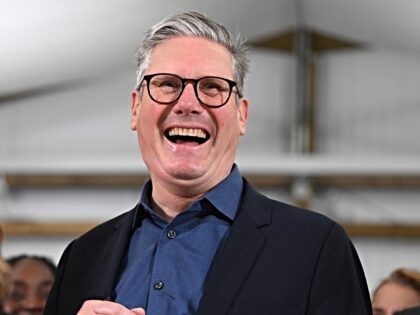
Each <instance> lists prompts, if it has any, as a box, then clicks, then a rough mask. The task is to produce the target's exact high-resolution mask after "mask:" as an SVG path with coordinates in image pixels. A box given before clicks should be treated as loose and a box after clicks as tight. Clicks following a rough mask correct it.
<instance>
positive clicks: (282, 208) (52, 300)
mask: <svg viewBox="0 0 420 315" xmlns="http://www.w3.org/2000/svg"><path fill="white" fill-rule="evenodd" d="M136 215H137V211H136V210H135V209H133V210H132V211H130V212H127V213H125V214H123V215H120V216H119V217H116V218H114V219H112V220H110V221H108V222H106V223H104V224H102V225H99V226H98V227H96V228H94V229H93V230H91V231H90V232H88V233H87V234H85V235H83V236H81V237H80V238H78V239H77V240H75V241H73V242H72V243H71V244H70V245H69V246H68V247H67V249H66V250H65V252H64V254H63V257H62V258H61V261H60V264H59V269H58V273H57V278H56V281H55V284H54V286H53V288H52V291H51V293H50V297H49V299H48V302H47V305H46V309H45V312H44V314H45V315H74V314H76V313H77V311H78V309H79V308H80V307H81V305H82V304H83V302H84V301H85V300H87V299H92V298H99V299H112V295H113V289H114V287H115V284H116V281H118V276H119V275H120V272H121V270H120V269H121V266H122V261H123V260H124V259H123V257H125V252H126V249H127V245H128V244H129V240H130V237H131V234H132V232H133V230H134V226H133V222H135V221H136V218H135V217H136ZM197 314H198V315H223V314H231V315H268V314H270V315H271V314H279V315H292V314H294V315H298V314H307V315H315V314H316V315H346V314H349V315H350V314H351V315H364V314H371V305H370V298H369V292H368V289H367V285H366V281H365V277H364V274H363V270H362V267H361V264H360V261H359V258H358V256H357V253H356V251H355V249H354V247H353V245H352V243H351V241H350V240H349V239H348V237H347V235H346V233H345V232H344V230H343V229H342V228H341V227H340V226H339V225H338V224H336V223H335V222H333V221H332V220H330V219H328V218H326V217H325V216H322V215H320V214H318V213H315V212H311V211H308V210H302V209H299V208H295V207H293V206H290V205H286V204H283V203H280V202H277V201H274V200H271V199H268V198H267V197H265V196H263V195H261V194H259V193H258V192H256V191H255V190H254V189H253V188H252V187H251V186H250V185H249V184H248V183H247V182H246V181H245V184H244V190H243V196H242V199H241V205H240V209H239V212H238V215H237V218H236V219H235V221H234V223H233V225H232V227H231V231H230V234H229V237H228V238H227V240H226V241H225V242H224V244H223V245H222V247H221V248H220V250H219V251H218V253H217V255H216V257H215V259H214V262H213V265H212V267H211V269H210V271H209V274H208V276H207V279H206V284H205V289H204V293H203V296H202V299H201V301H200V305H199V309H198V311H197ZM150 315H155V314H150ZM166 315H170V314H166Z"/></svg>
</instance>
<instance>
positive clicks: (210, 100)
mask: <svg viewBox="0 0 420 315" xmlns="http://www.w3.org/2000/svg"><path fill="white" fill-rule="evenodd" d="M143 80H144V81H146V82H147V91H148V92H149V96H150V98H151V99H152V100H153V101H155V102H156V103H159V104H164V105H166V104H171V103H173V102H176V101H177V100H178V99H179V98H180V97H181V95H182V92H183V91H184V89H185V86H186V85H187V83H188V82H191V83H192V84H193V86H194V92H195V96H196V97H197V99H198V100H199V101H200V103H202V104H204V105H206V106H209V107H221V106H223V105H225V104H226V103H227V102H228V101H229V98H230V95H231V94H232V89H233V87H235V86H237V85H236V82H234V81H232V80H228V79H225V78H220V77H203V78H199V79H184V78H181V77H179V76H177V75H175V74H171V73H155V74H149V75H145V76H144V77H143ZM234 92H236V93H238V95H239V97H241V94H240V93H239V91H234Z"/></svg>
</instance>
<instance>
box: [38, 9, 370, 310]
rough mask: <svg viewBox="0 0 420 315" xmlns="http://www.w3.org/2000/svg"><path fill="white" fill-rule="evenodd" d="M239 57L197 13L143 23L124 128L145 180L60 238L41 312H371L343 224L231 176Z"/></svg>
mask: <svg viewBox="0 0 420 315" xmlns="http://www.w3.org/2000/svg"><path fill="white" fill-rule="evenodd" d="M247 69H248V60H247V57H246V47H245V46H244V44H243V42H242V41H241V40H240V39H238V38H233V37H231V35H230V34H229V33H228V32H227V31H226V29H225V28H224V27H223V26H221V25H219V24H217V23H215V22H213V21H211V20H209V19H208V18H206V17H205V16H203V15H201V14H198V13H194V12H185V13H180V14H177V15H175V16H173V17H170V18H168V19H165V20H163V21H162V22H160V23H158V24H156V25H155V26H153V27H152V28H151V29H150V31H149V32H148V33H147V34H146V37H145V39H144V41H143V43H142V45H141V47H140V49H139V53H138V77H137V86H136V89H135V91H134V92H133V93H132V119H131V128H132V129H133V130H136V131H137V134H138V142H139V146H140V150H141V153H142V156H143V159H144V161H145V163H146V165H147V167H148V170H149V172H150V178H151V180H150V181H149V182H148V183H146V184H145V186H144V187H143V190H142V195H141V199H140V202H139V204H138V205H137V206H136V207H135V209H133V210H132V211H130V212H128V213H125V214H123V215H121V216H119V217H117V218H115V219H113V220H111V221H109V222H106V223H104V224H102V225H100V226H99V227H97V228H95V229H93V230H92V231H90V232H88V233H87V234H86V235H84V236H82V237H80V238H79V239H77V240H75V241H74V242H73V243H72V244H70V245H69V247H68V248H67V249H66V251H65V253H64V254H63V257H62V259H61V262H60V265H59V272H58V275H57V279H56V282H55V284H54V287H53V289H52V293H51V295H50V297H49V300H48V303H47V307H46V311H45V313H44V314H45V315H53V314H55V315H58V314H59V315H67V314H69V315H70V314H72V315H73V314H75V313H77V314H79V315H84V314H101V315H111V314H120V315H121V314H127V315H129V314H131V315H134V314H137V315H141V314H148V315H163V314H171V315H177V314H199V315H210V314H211V315H222V314H253V315H256V314H257V315H264V314H323V315H325V314H334V315H338V314H340V315H342V314H357V315H362V314H370V313H371V306H370V302H369V294H368V291H367V286H366V283H365V278H364V274H363V270H362V267H361V265H360V262H359V259H358V257H357V254H356V252H355V250H354V248H353V245H352V244H351V242H350V241H349V239H348V237H347V235H346V234H345V232H344V231H343V229H342V228H341V227H340V226H338V225H337V224H336V223H334V222H333V221H331V220H329V219H327V218H325V217H323V216H321V215H319V214H316V213H313V212H309V211H306V210H301V209H297V208H294V207H292V206H290V205H285V204H282V203H279V202H276V201H273V200H270V199H268V198H266V197H264V196H262V195H260V194H259V193H257V192H256V191H255V190H254V189H253V188H252V187H251V186H250V185H249V184H248V183H247V182H246V181H245V180H244V179H242V177H241V176H240V173H239V170H238V167H237V166H236V165H235V164H234V159H235V154H236V149H237V146H238V143H239V138H240V136H242V135H244V134H245V130H246V123H247V119H248V106H249V102H248V100H247V99H246V98H244V97H243V82H244V78H245V74H246V72H247Z"/></svg>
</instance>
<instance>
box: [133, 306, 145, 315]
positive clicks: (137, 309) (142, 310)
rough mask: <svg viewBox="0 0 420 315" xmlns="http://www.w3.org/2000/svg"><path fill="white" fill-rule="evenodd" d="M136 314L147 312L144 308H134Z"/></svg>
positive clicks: (143, 314)
mask: <svg viewBox="0 0 420 315" xmlns="http://www.w3.org/2000/svg"><path fill="white" fill-rule="evenodd" d="M131 311H132V312H133V313H134V314H135V315H146V312H145V310H144V309H142V308H140V307H139V308H134V309H132V310H131Z"/></svg>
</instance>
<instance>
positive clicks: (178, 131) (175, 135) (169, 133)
mask: <svg viewBox="0 0 420 315" xmlns="http://www.w3.org/2000/svg"><path fill="white" fill-rule="evenodd" d="M165 137H166V138H167V139H168V140H169V141H171V142H173V143H188V142H189V143H196V144H203V143H204V142H206V141H207V140H208V139H210V135H209V134H208V133H207V132H206V131H205V130H203V129H199V128H198V129H197V128H181V127H174V128H170V129H168V130H166V131H165Z"/></svg>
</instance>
